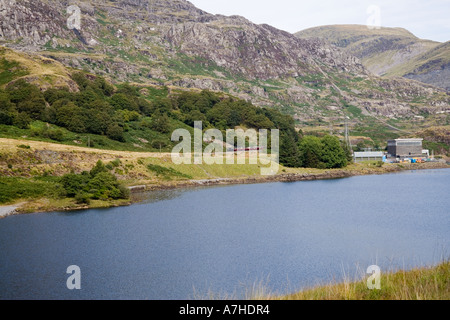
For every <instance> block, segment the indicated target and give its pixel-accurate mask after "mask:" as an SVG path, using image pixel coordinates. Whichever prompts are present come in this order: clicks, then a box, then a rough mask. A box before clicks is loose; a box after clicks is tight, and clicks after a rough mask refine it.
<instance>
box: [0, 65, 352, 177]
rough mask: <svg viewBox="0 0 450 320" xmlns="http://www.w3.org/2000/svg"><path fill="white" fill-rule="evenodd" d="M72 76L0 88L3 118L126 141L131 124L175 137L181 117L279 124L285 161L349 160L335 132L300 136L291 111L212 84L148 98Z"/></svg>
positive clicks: (216, 123) (223, 125)
mask: <svg viewBox="0 0 450 320" xmlns="http://www.w3.org/2000/svg"><path fill="white" fill-rule="evenodd" d="M72 79H73V80H74V81H75V82H76V83H77V85H78V88H79V89H80V90H79V92H70V91H69V90H68V89H55V88H52V89H48V90H47V91H45V92H42V91H41V90H40V89H39V88H38V87H36V86H34V85H32V84H30V83H27V82H26V81H24V80H18V81H15V82H13V83H12V84H10V85H8V86H7V87H6V89H4V90H0V124H6V125H14V126H17V127H19V128H23V129H25V128H28V127H29V125H30V123H31V122H32V121H35V120H40V121H43V122H46V123H49V124H54V125H56V126H59V127H63V128H66V129H67V130H69V131H72V132H75V133H91V134H97V135H105V136H107V137H109V138H110V139H113V140H116V141H120V142H126V139H125V135H124V133H125V132H127V131H129V130H130V127H131V128H133V129H137V130H140V129H142V130H144V129H145V130H153V131H156V132H158V133H160V134H163V135H167V136H168V140H170V133H171V131H173V129H176V128H172V125H171V123H176V122H182V123H184V124H185V125H187V126H191V127H193V126H194V122H195V121H202V122H203V128H205V129H207V128H217V129H219V130H222V131H225V130H226V129H228V128H235V127H236V126H243V127H246V128H254V129H279V130H280V163H281V164H283V165H285V166H288V167H300V166H311V167H320V168H321V167H325V168H335V167H341V166H345V165H346V160H345V159H346V156H345V150H344V148H342V146H340V143H339V140H337V139H336V138H333V137H325V138H323V139H319V138H314V137H305V138H303V139H301V138H302V137H301V136H300V135H299V134H298V133H297V132H296V130H295V123H294V119H293V118H292V117H291V116H288V115H284V114H282V113H280V112H279V111H277V110H273V109H268V108H258V107H256V106H254V105H253V104H252V103H251V102H248V101H245V100H242V99H238V98H235V97H231V96H228V95H225V94H219V93H214V92H210V91H208V90H204V91H201V92H190V91H181V92H178V93H173V94H170V95H169V94H165V95H163V96H161V95H159V96H158V97H155V98H154V99H149V97H145V96H143V95H142V94H141V92H140V89H139V88H138V87H135V86H131V85H129V84H122V85H120V86H113V85H111V84H110V83H108V82H107V81H106V80H105V79H103V78H102V77H94V76H89V75H87V74H85V73H83V72H75V73H74V74H73V75H72ZM150 98H151V97H150ZM46 135H47V136H46V137H48V138H51V139H54V140H60V139H61V136H62V132H61V131H48V132H47V133H46ZM153 142H155V141H153ZM153 142H152V146H153V144H154V143H153ZM157 142H158V141H157ZM162 144H163V145H164V144H165V143H164V142H161V141H159V142H158V143H156V144H155V145H157V146H161V145H162ZM269 146H270V141H269Z"/></svg>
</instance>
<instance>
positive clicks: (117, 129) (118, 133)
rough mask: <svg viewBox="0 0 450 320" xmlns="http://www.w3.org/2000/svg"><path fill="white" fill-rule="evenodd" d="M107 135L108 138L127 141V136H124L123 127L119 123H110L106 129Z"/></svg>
mask: <svg viewBox="0 0 450 320" xmlns="http://www.w3.org/2000/svg"><path fill="white" fill-rule="evenodd" d="M106 135H107V136H108V138H110V139H113V140H116V141H119V142H125V137H124V136H123V128H122V127H121V126H119V125H118V124H117V123H113V124H110V125H109V126H108V128H107V129H106Z"/></svg>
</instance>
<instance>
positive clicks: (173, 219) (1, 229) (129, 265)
mask: <svg viewBox="0 0 450 320" xmlns="http://www.w3.org/2000/svg"><path fill="white" fill-rule="evenodd" d="M449 188H450V170H449V169H439V170H424V171H408V172H402V173H397V174H388V175H379V176H361V177H352V178H348V179H340V180H324V181H305V182H295V183H268V184H255V185H237V186H226V187H211V188H200V189H188V190H174V191H159V192H153V193H149V194H147V195H146V198H147V200H146V201H144V202H143V203H140V204H136V205H132V206H130V207H121V208H113V209H104V210H87V211H81V212H71V213H67V212H52V213H42V214H32V215H20V216H11V217H7V218H5V219H2V220H0V299H152V300H154V299H192V298H207V297H208V292H209V291H210V292H213V293H214V294H216V295H222V296H224V295H228V296H232V297H236V298H241V297H243V294H244V292H245V291H246V289H248V288H250V287H251V286H252V285H254V284H255V283H259V282H262V283H263V285H264V287H265V288H266V289H267V290H268V291H271V292H280V293H287V292H292V291H295V290H298V289H301V288H304V287H305V286H310V285H315V284H318V283H323V282H326V281H330V280H332V279H333V278H334V279H336V280H339V279H342V278H343V277H344V276H348V277H351V278H353V277H354V276H356V275H357V274H360V273H361V272H362V273H364V272H365V270H366V269H367V267H368V266H369V265H371V264H377V265H379V266H380V267H381V270H382V272H383V270H385V271H387V270H392V269H396V268H403V267H404V268H411V267H415V266H423V265H430V264H435V263H438V262H439V261H441V260H442V258H443V256H444V257H448V251H446V250H448V247H449V243H450V232H449V231H450V219H449V218H450V209H449V208H450V197H449ZM70 265H78V266H79V267H80V269H81V290H68V289H67V287H66V280H67V278H68V277H69V274H66V270H67V267H68V266H70ZM357 270H359V273H358V271H357Z"/></svg>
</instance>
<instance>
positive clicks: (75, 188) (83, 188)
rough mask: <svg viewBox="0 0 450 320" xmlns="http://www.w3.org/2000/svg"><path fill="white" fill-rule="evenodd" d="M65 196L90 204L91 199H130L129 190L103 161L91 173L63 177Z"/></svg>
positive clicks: (62, 183)
mask: <svg viewBox="0 0 450 320" xmlns="http://www.w3.org/2000/svg"><path fill="white" fill-rule="evenodd" d="M61 185H62V187H63V189H64V191H65V195H66V196H67V197H69V198H75V199H76V201H77V202H78V203H86V204H89V202H90V200H91V199H95V200H108V199H128V198H129V196H130V192H129V190H128V189H127V188H126V187H124V186H123V185H121V184H120V183H119V181H118V180H117V178H116V176H115V175H114V174H112V173H111V172H110V171H109V170H108V168H107V166H105V165H104V164H103V162H102V161H98V162H97V164H96V165H95V166H94V168H92V170H91V171H90V172H87V171H85V172H83V173H81V174H75V173H70V174H66V175H64V176H62V177H61Z"/></svg>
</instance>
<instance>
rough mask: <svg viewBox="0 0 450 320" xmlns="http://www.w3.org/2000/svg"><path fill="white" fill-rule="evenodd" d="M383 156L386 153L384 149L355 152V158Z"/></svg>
mask: <svg viewBox="0 0 450 320" xmlns="http://www.w3.org/2000/svg"><path fill="white" fill-rule="evenodd" d="M383 156H384V153H383V152H382V151H366V152H355V158H374V157H383Z"/></svg>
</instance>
